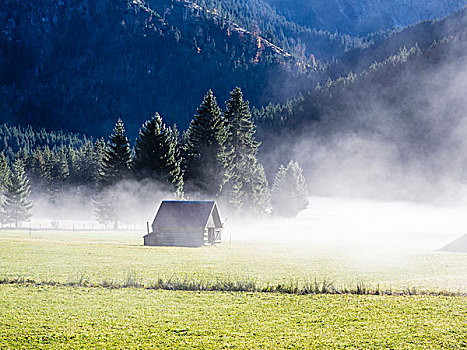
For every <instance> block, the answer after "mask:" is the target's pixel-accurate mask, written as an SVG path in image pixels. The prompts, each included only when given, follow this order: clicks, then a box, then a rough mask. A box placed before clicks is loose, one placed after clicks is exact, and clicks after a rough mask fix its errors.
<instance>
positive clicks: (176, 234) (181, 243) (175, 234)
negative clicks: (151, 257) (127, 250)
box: [144, 230, 204, 247]
mask: <svg viewBox="0 0 467 350" xmlns="http://www.w3.org/2000/svg"><path fill="white" fill-rule="evenodd" d="M144 245H149V246H168V247H201V246H203V245H204V230H197V231H158V232H157V233H154V232H152V233H150V234H149V235H148V236H145V238H144Z"/></svg>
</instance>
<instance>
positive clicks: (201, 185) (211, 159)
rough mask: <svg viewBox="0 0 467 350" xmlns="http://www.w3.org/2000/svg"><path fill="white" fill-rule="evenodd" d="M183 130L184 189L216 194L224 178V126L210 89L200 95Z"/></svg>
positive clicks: (219, 190) (211, 194) (220, 188)
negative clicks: (188, 124) (193, 113)
mask: <svg viewBox="0 0 467 350" xmlns="http://www.w3.org/2000/svg"><path fill="white" fill-rule="evenodd" d="M197 112H198V113H197V114H196V115H195V119H193V120H192V122H191V123H190V126H189V127H188V130H187V133H186V144H185V145H184V171H185V172H184V180H185V188H186V190H187V191H193V192H194V191H196V192H197V191H199V192H201V193H202V194H205V195H208V196H218V195H219V194H220V192H221V190H222V186H223V184H224V182H225V174H224V169H225V165H226V163H225V162H226V154H225V148H224V142H225V141H226V137H227V134H226V130H225V128H224V121H223V118H222V115H221V110H220V108H219V106H218V104H217V102H216V98H215V97H214V94H213V92H212V91H211V90H209V91H208V92H207V94H206V95H205V96H204V100H203V103H202V104H201V106H200V107H199V108H198V111H197Z"/></svg>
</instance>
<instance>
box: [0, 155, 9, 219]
mask: <svg viewBox="0 0 467 350" xmlns="http://www.w3.org/2000/svg"><path fill="white" fill-rule="evenodd" d="M9 181H10V167H9V166H8V161H7V159H6V157H5V154H4V153H3V152H2V153H0V223H4V222H5V213H4V211H3V203H4V195H3V194H4V192H5V190H6V187H7V184H8V182H9Z"/></svg>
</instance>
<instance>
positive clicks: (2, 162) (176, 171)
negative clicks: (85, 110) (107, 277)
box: [0, 88, 308, 227]
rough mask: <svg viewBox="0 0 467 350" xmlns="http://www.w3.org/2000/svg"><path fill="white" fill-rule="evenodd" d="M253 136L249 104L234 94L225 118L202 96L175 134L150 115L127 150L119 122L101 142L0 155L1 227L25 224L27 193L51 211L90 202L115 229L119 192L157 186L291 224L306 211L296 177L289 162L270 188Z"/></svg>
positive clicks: (239, 93)
mask: <svg viewBox="0 0 467 350" xmlns="http://www.w3.org/2000/svg"><path fill="white" fill-rule="evenodd" d="M255 134H256V126H255V124H254V122H253V120H252V115H251V112H250V107H249V103H248V101H246V100H244V98H243V93H242V91H241V89H240V88H235V89H234V90H233V91H232V92H231V93H230V98H229V99H228V101H227V102H226V107H225V109H224V110H221V108H220V107H219V105H218V103H217V101H216V98H215V96H214V93H213V92H212V91H211V90H209V91H208V92H207V93H206V95H205V97H204V99H203V102H202V103H201V105H200V106H199V108H198V109H197V113H196V114H195V116H194V119H193V120H192V121H191V123H190V125H189V127H188V129H187V130H186V131H184V132H183V133H182V134H180V132H179V131H178V129H177V127H176V125H174V126H173V127H170V126H167V125H166V124H165V123H164V121H163V119H162V117H161V116H160V115H159V114H158V113H156V114H155V115H154V116H153V117H152V118H150V119H149V120H147V121H146V122H145V123H144V124H143V125H142V126H141V128H140V132H139V135H138V137H137V139H136V141H135V143H134V145H133V146H132V145H131V144H130V140H129V138H128V136H127V135H126V133H125V127H124V123H123V121H122V120H121V119H118V121H117V122H116V124H115V127H114V129H113V133H112V134H111V135H110V137H109V140H108V141H107V142H105V141H104V140H103V139H98V140H96V141H93V140H91V139H87V140H85V142H83V143H82V144H81V145H80V146H79V147H78V148H75V147H73V146H72V145H66V146H63V147H55V148H53V149H50V148H49V147H48V146H47V145H46V146H38V147H37V148H35V149H34V150H29V152H28V151H27V150H25V149H24V148H22V149H20V150H18V152H17V153H16V154H15V155H14V157H13V158H12V159H11V161H9V160H8V158H7V157H6V156H5V154H4V153H2V154H1V157H0V176H1V180H2V188H1V191H2V193H3V197H4V200H3V203H2V211H1V212H2V221H3V223H15V225H18V223H20V222H21V221H27V220H28V219H29V217H30V211H31V208H32V202H31V199H30V198H31V196H30V195H31V192H32V194H33V196H32V197H34V194H37V195H44V194H45V195H47V196H48V198H49V199H50V200H51V201H52V202H55V203H60V201H61V200H62V199H63V196H64V195H65V194H70V193H72V194H82V195H85V196H86V197H87V198H92V199H93V204H94V206H95V211H96V216H97V218H98V220H99V221H100V222H101V223H106V224H113V225H114V227H116V226H117V225H118V221H121V220H122V218H123V217H124V213H122V212H120V211H119V206H118V203H119V202H120V201H122V200H124V198H123V197H122V196H123V195H124V194H123V193H121V192H120V191H119V189H118V184H120V183H122V182H125V181H129V182H136V183H138V184H139V185H142V186H145V185H147V184H152V185H154V184H157V188H158V190H159V191H160V192H163V193H165V194H166V195H171V196H173V197H174V198H178V199H217V200H218V201H221V202H222V203H223V204H224V205H226V206H229V207H230V208H232V209H233V210H234V211H236V212H251V213H254V214H256V215H258V214H266V213H268V212H271V211H272V212H274V213H276V214H279V215H283V216H295V215H296V214H297V213H298V212H299V211H301V210H303V209H304V208H306V207H307V205H308V199H307V197H308V192H307V187H306V183H305V179H304V176H303V172H302V170H301V168H300V166H299V165H298V163H296V162H293V161H291V162H290V163H289V164H288V166H287V167H284V166H281V167H280V169H279V171H278V173H277V175H276V178H275V180H274V183H273V185H272V186H271V188H270V186H269V183H268V179H267V177H266V173H265V170H264V167H263V165H262V164H261V162H260V161H259V160H258V150H259V147H260V144H261V143H260V142H258V141H257V140H256V136H255ZM12 208H19V209H18V210H17V209H15V210H16V211H15V210H13V209H12ZM20 212H21V213H20Z"/></svg>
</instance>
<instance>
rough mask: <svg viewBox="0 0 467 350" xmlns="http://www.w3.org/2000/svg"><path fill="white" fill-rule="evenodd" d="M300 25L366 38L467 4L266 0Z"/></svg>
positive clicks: (447, 0)
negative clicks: (364, 36)
mask: <svg viewBox="0 0 467 350" xmlns="http://www.w3.org/2000/svg"><path fill="white" fill-rule="evenodd" d="M265 1H267V2H268V3H269V4H270V5H272V6H273V7H275V8H276V9H277V11H278V12H279V13H281V14H283V15H284V16H285V17H286V18H287V19H288V20H290V21H293V22H296V23H298V24H301V25H304V26H309V27H313V28H319V29H324V30H328V31H330V32H334V31H336V30H337V31H339V32H341V33H348V34H351V35H353V36H362V35H366V34H369V33H374V32H378V31H380V30H383V31H385V30H388V29H392V28H393V27H396V28H404V27H407V26H410V25H413V24H415V23H417V22H420V21H423V20H427V19H436V18H438V19H439V18H442V17H444V16H447V15H449V14H450V13H453V12H455V11H457V10H459V9H461V8H462V7H463V6H465V5H466V4H467V3H466V1H465V0H431V1H424V0H296V1H289V0H265Z"/></svg>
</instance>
